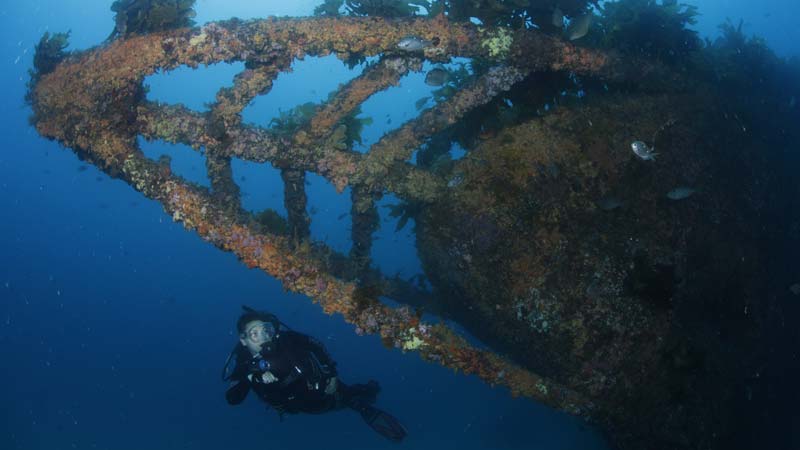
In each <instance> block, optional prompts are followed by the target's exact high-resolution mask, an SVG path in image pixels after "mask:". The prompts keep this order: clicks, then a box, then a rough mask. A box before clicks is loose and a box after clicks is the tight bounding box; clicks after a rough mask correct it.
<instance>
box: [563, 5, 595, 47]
mask: <svg viewBox="0 0 800 450" xmlns="http://www.w3.org/2000/svg"><path fill="white" fill-rule="evenodd" d="M591 24H592V13H590V12H589V13H586V14H584V15H582V16H580V17H576V18H574V19H572V20H570V21H569V26H567V29H566V30H565V31H564V34H565V35H566V36H567V39H569V40H570V41H574V40H575V39H580V38H582V37H584V36H586V33H588V32H589V25H591Z"/></svg>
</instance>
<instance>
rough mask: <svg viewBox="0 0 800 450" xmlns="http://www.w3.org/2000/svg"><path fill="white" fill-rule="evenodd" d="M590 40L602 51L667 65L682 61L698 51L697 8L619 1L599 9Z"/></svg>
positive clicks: (650, 0)
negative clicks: (692, 28)
mask: <svg viewBox="0 0 800 450" xmlns="http://www.w3.org/2000/svg"><path fill="white" fill-rule="evenodd" d="M600 9H601V15H600V17H599V18H598V19H597V20H596V21H595V22H596V26H593V28H592V29H591V30H590V32H589V33H590V36H589V38H590V40H593V41H594V42H595V43H596V44H597V45H599V46H601V47H604V48H609V47H611V48H616V49H618V50H620V51H622V52H623V53H626V54H629V55H636V56H643V57H646V58H653V59H658V60H660V61H663V62H665V63H668V64H672V63H677V62H680V61H685V60H687V59H688V57H689V56H690V55H691V54H692V53H693V52H695V51H697V50H699V49H701V48H702V41H701V40H700V38H699V37H698V36H697V32H696V31H694V30H690V29H688V28H687V26H688V25H694V24H695V23H696V22H697V20H696V16H697V14H698V12H697V7H696V6H692V5H686V4H682V3H678V2H677V0H663V1H662V2H661V3H660V4H659V2H658V1H656V0H619V1H616V2H607V3H604V4H603V5H602V7H601V8H600Z"/></svg>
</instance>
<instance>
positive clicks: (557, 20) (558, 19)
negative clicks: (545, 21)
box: [552, 6, 564, 28]
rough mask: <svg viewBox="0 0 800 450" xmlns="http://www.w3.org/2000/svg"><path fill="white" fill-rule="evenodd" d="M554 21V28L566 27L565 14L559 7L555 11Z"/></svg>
mask: <svg viewBox="0 0 800 450" xmlns="http://www.w3.org/2000/svg"><path fill="white" fill-rule="evenodd" d="M552 21H553V22H552V23H553V26H554V27H558V28H561V27H563V26H564V12H563V11H561V8H559V7H558V6H556V9H554V10H553V18H552Z"/></svg>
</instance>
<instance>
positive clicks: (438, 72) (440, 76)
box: [425, 67, 450, 86]
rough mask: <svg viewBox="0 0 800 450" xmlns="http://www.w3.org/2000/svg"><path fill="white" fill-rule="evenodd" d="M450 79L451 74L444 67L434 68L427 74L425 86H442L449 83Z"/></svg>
mask: <svg viewBox="0 0 800 450" xmlns="http://www.w3.org/2000/svg"><path fill="white" fill-rule="evenodd" d="M449 78H450V72H448V71H447V69H445V68H443V67H434V68H433V69H431V70H430V71H429V72H428V73H427V74H425V84H427V85H428V86H441V85H443V84H445V83H447V80H448V79H449Z"/></svg>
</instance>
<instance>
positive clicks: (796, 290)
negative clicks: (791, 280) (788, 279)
mask: <svg viewBox="0 0 800 450" xmlns="http://www.w3.org/2000/svg"><path fill="white" fill-rule="evenodd" d="M789 292H791V293H792V294H794V295H800V283H795V284H793V285H791V286H789Z"/></svg>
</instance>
